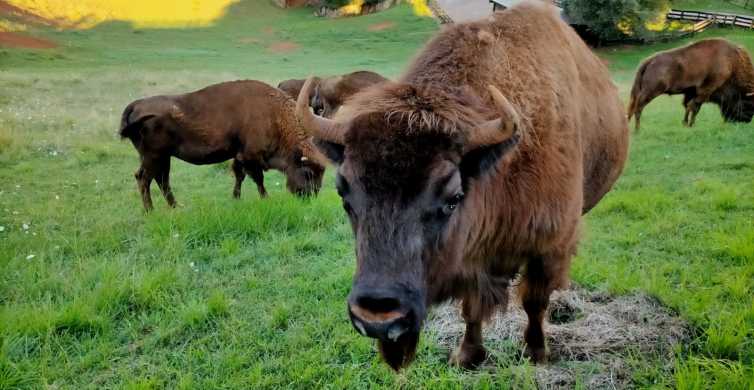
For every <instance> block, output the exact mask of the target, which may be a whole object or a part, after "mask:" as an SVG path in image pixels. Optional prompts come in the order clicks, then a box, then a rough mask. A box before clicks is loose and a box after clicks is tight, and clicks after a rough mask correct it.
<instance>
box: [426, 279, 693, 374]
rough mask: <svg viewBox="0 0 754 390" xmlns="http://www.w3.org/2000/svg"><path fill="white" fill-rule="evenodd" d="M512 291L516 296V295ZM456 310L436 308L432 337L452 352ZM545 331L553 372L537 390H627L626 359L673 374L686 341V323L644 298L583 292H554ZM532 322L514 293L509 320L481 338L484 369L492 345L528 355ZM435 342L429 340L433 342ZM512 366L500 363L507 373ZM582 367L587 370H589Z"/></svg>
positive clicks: (457, 334) (457, 329)
mask: <svg viewBox="0 0 754 390" xmlns="http://www.w3.org/2000/svg"><path fill="white" fill-rule="evenodd" d="M511 290H513V289H511ZM459 313H460V310H459V308H458V307H457V306H456V305H453V304H446V305H442V306H440V307H438V308H436V309H435V310H434V312H433V314H432V315H431V316H430V319H429V321H428V323H427V325H426V326H427V330H429V333H430V334H431V335H432V336H434V338H435V339H436V340H437V342H438V344H440V345H442V346H443V347H446V348H448V349H451V350H452V349H453V348H455V347H456V346H457V345H458V343H459V341H460V338H461V336H462V335H463V331H464V329H465V325H464V323H463V320H462V318H461V317H460V314H459ZM548 318H549V321H548V323H547V324H546V325H545V332H546V333H547V337H548V345H549V348H550V360H551V363H550V364H548V365H543V366H538V367H536V369H535V371H536V381H537V385H538V386H539V387H540V388H573V387H574V386H575V385H576V384H577V383H578V384H580V385H583V386H584V387H586V388H599V389H603V388H624V387H630V386H631V367H630V366H629V363H628V362H627V360H636V359H642V358H644V359H646V360H650V359H654V360H655V361H661V362H663V363H664V364H663V367H659V368H658V369H661V370H662V371H666V372H668V373H669V374H670V373H671V372H672V369H673V364H674V354H673V347H674V346H675V345H677V344H679V343H683V342H685V341H686V340H688V337H689V331H688V326H687V324H686V323H685V322H684V321H683V320H681V319H680V318H678V317H677V316H675V315H674V314H673V313H672V312H671V311H670V310H669V309H667V308H665V307H664V306H662V305H661V304H660V303H659V302H657V301H656V300H655V299H652V298H650V297H648V296H646V295H627V296H620V297H611V296H608V295H606V294H604V293H599V292H590V291H586V290H584V289H580V288H572V289H570V290H567V291H562V292H555V293H554V294H553V296H552V298H551V300H550V308H549V312H548ZM527 321H528V319H527V317H526V313H525V312H524V311H523V309H522V308H521V304H520V302H519V300H518V297H517V296H516V294H514V293H513V292H512V293H511V296H510V304H509V308H508V312H507V313H506V314H501V313H498V314H496V315H495V316H494V317H493V319H492V320H491V321H490V322H489V323H487V324H485V328H484V337H485V343H486V345H487V346H488V351H489V352H490V353H491V354H492V356H493V358H491V359H489V360H488V363H487V364H488V365H491V366H492V367H489V366H488V367H483V369H495V367H494V366H498V365H497V364H495V362H494V360H495V358H494V354H495V352H496V351H495V350H494V348H495V346H496V345H500V344H501V343H503V342H509V343H510V342H513V343H515V344H517V345H519V347H520V349H519V350H520V351H523V340H522V338H523V332H524V328H525V326H526V323H527ZM432 336H430V337H432ZM506 364H509V363H504V362H503V363H501V364H500V365H502V366H504V365H506ZM584 366H587V367H588V368H586V369H585V367H584Z"/></svg>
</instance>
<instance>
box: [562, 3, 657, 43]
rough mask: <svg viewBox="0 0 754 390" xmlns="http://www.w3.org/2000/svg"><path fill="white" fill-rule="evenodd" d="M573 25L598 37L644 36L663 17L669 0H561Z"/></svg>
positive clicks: (619, 38)
mask: <svg viewBox="0 0 754 390" xmlns="http://www.w3.org/2000/svg"><path fill="white" fill-rule="evenodd" d="M563 8H564V9H565V13H566V15H567V16H568V17H569V18H570V20H571V22H572V23H573V24H577V25H582V26H587V27H588V28H589V29H590V30H591V31H592V32H593V33H594V34H595V35H596V36H597V37H598V38H599V39H600V40H603V41H612V40H621V39H626V38H629V37H634V38H644V37H646V36H648V35H650V34H651V31H650V30H649V27H650V26H651V25H653V24H658V22H661V21H662V20H664V16H665V14H666V13H667V11H668V10H669V9H670V1H669V0H564V1H563Z"/></svg>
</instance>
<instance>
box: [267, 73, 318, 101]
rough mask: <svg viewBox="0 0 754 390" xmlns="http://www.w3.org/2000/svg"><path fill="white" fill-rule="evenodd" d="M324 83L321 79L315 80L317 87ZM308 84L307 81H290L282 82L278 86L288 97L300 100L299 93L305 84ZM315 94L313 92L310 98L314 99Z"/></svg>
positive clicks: (316, 78)
mask: <svg viewBox="0 0 754 390" xmlns="http://www.w3.org/2000/svg"><path fill="white" fill-rule="evenodd" d="M320 81H322V80H321V79H320V78H319V77H315V78H314V83H315V85H318V84H319V82H320ZM305 82H306V79H290V80H285V81H281V82H280V84H278V89H279V90H281V91H283V92H285V93H287V94H288V96H290V97H292V98H293V99H296V98H298V94H299V92H301V88H303V87H304V83H305ZM314 92H315V91H312V93H311V96H309V98H310V99H311V98H313V97H314Z"/></svg>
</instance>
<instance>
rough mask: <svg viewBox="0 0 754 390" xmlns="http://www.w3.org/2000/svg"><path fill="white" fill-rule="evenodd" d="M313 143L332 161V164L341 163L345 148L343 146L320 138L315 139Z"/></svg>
mask: <svg viewBox="0 0 754 390" xmlns="http://www.w3.org/2000/svg"><path fill="white" fill-rule="evenodd" d="M314 145H316V146H317V148H318V149H319V150H320V151H321V152H322V154H324V155H325V157H327V159H328V160H330V161H332V163H333V164H335V165H340V164H341V163H343V158H344V156H345V150H346V147H345V146H343V145H340V144H336V143H334V142H328V141H324V140H321V139H315V140H314Z"/></svg>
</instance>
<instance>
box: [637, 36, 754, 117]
mask: <svg viewBox="0 0 754 390" xmlns="http://www.w3.org/2000/svg"><path fill="white" fill-rule="evenodd" d="M752 92H754V68H752V64H751V59H750V58H749V54H748V53H747V52H746V50H745V49H743V48H741V47H739V46H736V45H734V44H732V43H730V42H728V41H726V40H724V39H706V40H703V41H699V42H696V43H692V44H690V45H688V46H684V47H681V48H677V49H673V50H668V51H664V52H661V53H658V54H655V55H653V56H652V57H650V58H648V59H646V60H645V61H644V62H643V63H642V64H641V66H640V67H639V70H638V72H637V73H636V79H635V80H634V85H633V88H631V102H630V103H629V106H628V119H629V120H630V119H631V117H633V116H635V117H636V123H635V126H636V131H639V128H640V126H641V112H642V110H644V107H645V106H646V105H647V104H649V102H651V101H652V99H654V98H656V97H658V96H660V95H662V94H668V95H680V94H682V95H683V106H684V107H685V108H686V114H685V115H684V117H683V123H684V124H685V125H686V126H689V127H690V126H693V125H694V122H695V121H696V115H697V113H699V109H700V108H701V106H702V104H704V103H706V102H708V101H710V102H713V103H715V104H717V105H718V106H719V107H720V111H721V113H722V114H723V118H724V119H725V121H726V122H751V119H752V117H753V116H754V97H752Z"/></svg>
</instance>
